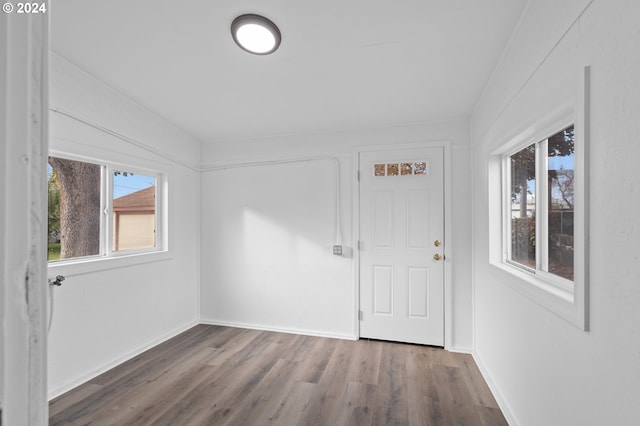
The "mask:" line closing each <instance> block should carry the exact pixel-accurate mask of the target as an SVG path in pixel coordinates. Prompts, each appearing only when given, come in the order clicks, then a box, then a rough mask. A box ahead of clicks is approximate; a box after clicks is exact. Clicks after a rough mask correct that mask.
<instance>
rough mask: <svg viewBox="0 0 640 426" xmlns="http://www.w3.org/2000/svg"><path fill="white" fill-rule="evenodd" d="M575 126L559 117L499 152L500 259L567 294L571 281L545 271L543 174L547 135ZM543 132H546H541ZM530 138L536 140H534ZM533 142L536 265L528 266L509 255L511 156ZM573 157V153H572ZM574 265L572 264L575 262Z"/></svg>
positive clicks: (545, 192)
mask: <svg viewBox="0 0 640 426" xmlns="http://www.w3.org/2000/svg"><path fill="white" fill-rule="evenodd" d="M570 126H574V130H575V123H574V122H573V116H572V115H571V116H568V117H564V118H563V119H561V120H558V121H557V123H555V124H553V125H551V126H549V127H543V128H542V130H541V131H540V132H539V135H538V134H535V135H533V136H531V137H529V138H526V139H524V140H523V141H521V142H520V143H518V144H517V145H516V148H514V149H511V150H509V151H507V153H505V154H503V155H502V174H503V176H504V179H503V184H502V198H503V200H504V203H503V209H504V210H503V213H502V217H504V218H505V220H503V230H502V247H503V262H504V263H506V264H508V265H510V266H513V267H515V268H518V269H521V270H523V271H525V272H527V273H529V274H533V275H535V276H537V277H538V279H540V280H541V281H543V282H545V283H546V284H548V285H551V286H554V287H557V290H558V291H559V292H561V294H566V298H567V299H569V298H571V297H572V293H573V285H574V283H573V281H571V280H568V279H566V278H564V277H561V276H559V275H556V274H553V273H550V272H546V270H548V269H549V239H548V236H549V221H548V213H549V206H548V199H549V198H548V195H549V194H548V187H547V185H546V178H547V177H548V173H549V170H548V161H547V154H546V153H547V149H548V140H549V137H551V136H553V135H555V134H556V133H558V132H560V131H562V130H564V129H566V128H568V127H570ZM542 134H545V136H540V135H542ZM533 138H538V139H535V140H536V141H537V142H533V141H532V140H533ZM530 145H535V170H536V193H535V199H536V213H535V215H536V231H535V232H536V267H535V268H531V267H529V266H526V265H522V264H520V263H518V262H515V261H513V260H511V258H512V253H511V250H512V241H511V237H512V234H511V225H512V221H511V215H512V211H511V210H512V203H511V156H512V155H514V154H517V153H518V152H520V151H521V150H523V149H524V148H526V147H528V146H530ZM574 158H575V156H574ZM574 214H575V213H574ZM574 269H575V265H574Z"/></svg>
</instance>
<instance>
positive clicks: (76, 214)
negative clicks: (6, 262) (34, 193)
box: [47, 157, 102, 261]
mask: <svg viewBox="0 0 640 426" xmlns="http://www.w3.org/2000/svg"><path fill="white" fill-rule="evenodd" d="M101 168H102V167H101V166H100V165H98V164H92V163H85V162H82V161H73V160H67V159H64V158H57V157H49V167H48V173H47V174H48V187H49V188H48V189H49V191H48V194H49V203H48V205H49V213H48V227H49V232H48V242H49V250H48V260H50V261H54V260H58V259H71V258H76V257H83V256H95V255H99V254H100V175H101Z"/></svg>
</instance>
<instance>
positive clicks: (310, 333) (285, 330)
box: [200, 318, 358, 340]
mask: <svg viewBox="0 0 640 426" xmlns="http://www.w3.org/2000/svg"><path fill="white" fill-rule="evenodd" d="M200 324H207V325H220V326H224V327H233V328H246V329H249V330H262V331H273V332H276V333H287V334H301V335H303V336H314V337H327V338H330V339H340V340H358V338H357V337H356V336H353V335H348V334H335V333H327V332H322V331H315V330H306V329H300V328H281V327H270V326H264V325H259V324H250V323H240V322H229V321H220V320H212V319H204V318H201V319H200Z"/></svg>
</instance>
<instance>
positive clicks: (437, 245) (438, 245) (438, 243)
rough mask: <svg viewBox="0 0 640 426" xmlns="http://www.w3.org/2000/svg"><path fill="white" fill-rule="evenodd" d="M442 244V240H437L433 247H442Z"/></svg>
mask: <svg viewBox="0 0 640 426" xmlns="http://www.w3.org/2000/svg"><path fill="white" fill-rule="evenodd" d="M440 244H442V242H441V241H440V240H435V241H434V242H433V245H434V246H436V247H440Z"/></svg>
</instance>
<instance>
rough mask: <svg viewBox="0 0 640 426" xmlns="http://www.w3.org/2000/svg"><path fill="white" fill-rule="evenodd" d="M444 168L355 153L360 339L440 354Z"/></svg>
mask: <svg viewBox="0 0 640 426" xmlns="http://www.w3.org/2000/svg"><path fill="white" fill-rule="evenodd" d="M443 163H444V156H443V149H442V148H424V149H410V150H397V151H376V152H363V153H360V158H359V170H360V242H359V244H360V311H361V314H360V337H363V338H373V339H383V340H394V341H401V342H411V343H420V344H427V345H435V346H444V259H443V252H444V250H443V249H444V240H443V237H444V164H443Z"/></svg>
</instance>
